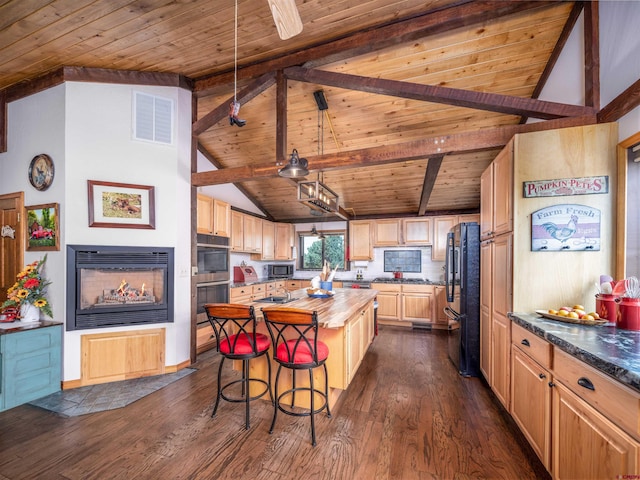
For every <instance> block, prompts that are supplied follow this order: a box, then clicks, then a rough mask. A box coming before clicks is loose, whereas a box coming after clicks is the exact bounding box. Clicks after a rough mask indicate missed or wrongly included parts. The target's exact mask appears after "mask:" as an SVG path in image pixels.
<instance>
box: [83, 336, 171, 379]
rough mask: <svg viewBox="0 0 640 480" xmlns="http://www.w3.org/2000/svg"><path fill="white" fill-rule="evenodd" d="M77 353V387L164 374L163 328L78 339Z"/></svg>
mask: <svg viewBox="0 0 640 480" xmlns="http://www.w3.org/2000/svg"><path fill="white" fill-rule="evenodd" d="M81 349H82V350H81V352H82V378H81V385H93V384H97V383H106V382H114V381H118V380H128V379H131V378H138V377H146V376H150V375H160V374H162V373H164V369H165V366H164V363H165V361H164V351H165V329H164V328H154V329H150V330H132V331H127V332H109V333H96V334H89V335H82V337H81Z"/></svg>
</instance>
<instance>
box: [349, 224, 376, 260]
mask: <svg viewBox="0 0 640 480" xmlns="http://www.w3.org/2000/svg"><path fill="white" fill-rule="evenodd" d="M372 230H373V225H372V222H371V221H370V220H352V221H350V222H349V250H350V257H349V260H373V238H372V237H373V234H372V233H373V232H372Z"/></svg>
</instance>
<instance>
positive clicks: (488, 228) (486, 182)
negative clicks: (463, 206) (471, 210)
mask: <svg viewBox="0 0 640 480" xmlns="http://www.w3.org/2000/svg"><path fill="white" fill-rule="evenodd" d="M494 230H495V229H494V226H493V163H492V164H491V165H489V166H488V167H487V169H486V170H485V171H484V172H482V175H481V176H480V239H481V240H485V239H487V238H489V237H491V236H493V233H494Z"/></svg>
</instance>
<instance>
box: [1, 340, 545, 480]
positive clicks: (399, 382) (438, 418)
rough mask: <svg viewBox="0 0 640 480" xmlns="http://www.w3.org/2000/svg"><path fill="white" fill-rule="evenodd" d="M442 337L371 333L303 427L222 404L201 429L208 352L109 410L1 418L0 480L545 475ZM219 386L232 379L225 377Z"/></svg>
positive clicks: (25, 409) (257, 407) (267, 409)
mask: <svg viewBox="0 0 640 480" xmlns="http://www.w3.org/2000/svg"><path fill="white" fill-rule="evenodd" d="M446 338H447V337H446V333H444V332H436V331H434V332H429V331H419V330H418V331H416V330H409V329H400V328H394V327H381V328H380V335H379V336H378V337H376V339H375V341H374V342H373V345H372V346H371V348H370V349H369V352H368V353H367V355H366V357H365V359H364V361H363V363H362V365H361V366H360V369H359V370H358V372H357V375H356V377H355V379H354V381H353V383H352V384H351V386H350V387H349V389H348V391H347V392H345V393H344V394H343V396H342V398H341V399H340V401H339V403H338V405H337V406H336V408H335V409H334V411H333V412H332V413H333V418H331V419H329V418H327V417H326V415H325V414H324V413H323V414H320V415H319V416H318V417H317V422H316V428H317V436H318V445H317V447H315V448H314V447H312V446H311V442H310V434H309V419H308V418H294V417H289V416H285V415H280V416H278V422H277V424H276V428H275V431H274V433H273V434H272V435H269V433H268V429H269V425H270V422H271V415H272V412H273V409H272V408H273V407H272V406H271V405H270V403H269V402H266V401H257V402H253V403H252V405H251V409H252V410H251V417H252V418H251V419H252V424H251V429H250V430H249V431H246V430H245V429H244V407H243V406H242V405H241V404H231V403H228V402H223V403H222V404H221V405H220V407H219V409H218V415H217V416H216V418H211V416H210V415H211V409H212V406H213V400H214V398H213V395H214V388H215V372H216V370H217V366H218V362H219V357H218V355H217V354H216V353H215V351H209V352H205V353H204V354H202V355H200V357H199V359H198V362H197V363H196V364H195V365H194V367H195V368H197V369H198V371H197V372H196V373H194V374H192V375H189V376H187V377H185V378H183V379H180V380H178V381H176V382H174V383H172V384H171V385H169V386H167V387H165V388H163V389H161V390H159V391H158V392H155V393H153V394H151V395H149V396H147V397H145V398H143V399H141V400H138V401H137V402H134V403H133V404H131V405H129V406H127V407H125V408H122V409H118V410H112V411H107V412H101V413H95V414H90V415H85V416H80V417H73V418H64V417H60V416H58V415H57V414H54V413H51V412H48V411H45V410H41V409H39V408H37V407H33V406H30V405H23V406H20V407H17V408H14V409H11V410H9V411H6V412H2V413H0V479H3V480H4V479H10V480H17V479H35V478H42V479H83V480H86V479H100V480H103V479H196V478H197V479H226V478H229V479H265V480H266V479H270V480H271V479H272V480H281V479H340V480H342V479H348V480H352V479H367V480H369V479H376V480H378V479H402V480H405V479H427V478H429V479H479V478H492V479H494V478H495V479H534V478H540V477H544V476H545V473H546V472H544V471H543V469H542V467H541V465H540V464H539V462H537V460H535V459H532V458H531V452H530V450H529V449H528V447H527V446H526V445H524V443H523V440H522V438H521V436H520V435H519V434H518V433H514V432H515V430H514V428H513V426H512V424H511V422H510V421H509V419H508V417H507V415H506V414H505V413H504V411H501V409H500V408H498V406H497V403H496V401H495V400H494V398H493V396H492V394H491V393H490V390H489V389H488V388H487V387H486V385H485V384H484V383H483V382H482V381H481V380H480V379H477V378H461V377H460V376H458V375H457V373H456V371H455V368H454V367H453V365H452V364H451V362H450V361H449V359H448V358H447V353H446V352H447V349H446V343H447V340H446ZM226 367H227V365H225V375H226V376H227V378H229V377H230V376H231V375H234V374H235V372H234V373H232V372H231V369H230V368H229V369H227V368H226Z"/></svg>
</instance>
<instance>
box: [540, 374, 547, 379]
mask: <svg viewBox="0 0 640 480" xmlns="http://www.w3.org/2000/svg"><path fill="white" fill-rule="evenodd" d="M538 376H539V377H540V378H541V379H542V378H547V376H546V375H545V374H544V373H541V374H539V375H538Z"/></svg>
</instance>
